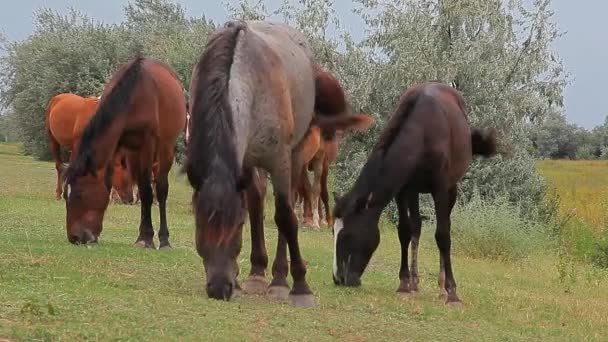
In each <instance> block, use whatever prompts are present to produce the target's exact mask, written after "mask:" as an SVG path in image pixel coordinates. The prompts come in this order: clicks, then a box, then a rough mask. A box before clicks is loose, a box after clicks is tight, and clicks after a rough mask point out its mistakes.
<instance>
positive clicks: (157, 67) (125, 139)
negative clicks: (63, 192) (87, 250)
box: [66, 57, 186, 248]
mask: <svg viewBox="0 0 608 342" xmlns="http://www.w3.org/2000/svg"><path fill="white" fill-rule="evenodd" d="M185 120H186V103H185V99H184V95H183V93H182V87H181V84H180V82H179V81H178V79H177V77H176V75H175V73H174V72H173V71H172V70H171V69H170V68H169V66H167V65H165V64H163V63H160V62H158V61H155V60H152V59H148V58H143V57H137V58H135V59H134V60H133V61H131V62H129V63H127V64H125V65H123V66H122V67H120V68H119V69H118V70H117V71H116V72H115V73H114V75H113V76H112V78H111V79H110V81H109V82H108V84H107V85H106V87H105V89H104V91H103V94H102V97H101V100H100V103H99V107H98V108H97V112H96V113H95V116H94V117H93V118H92V119H91V121H90V122H89V124H88V125H87V127H86V128H85V131H84V133H83V135H82V139H81V142H80V145H79V146H78V149H77V151H76V152H77V154H76V157H75V159H74V161H73V162H72V163H71V164H70V166H69V168H68V170H67V175H66V189H67V196H66V209H67V212H66V225H67V227H66V228H67V234H68V240H69V241H70V242H72V243H87V242H95V241H97V238H98V237H99V235H100V233H101V231H102V229H103V216H104V213H105V211H106V209H107V206H108V201H107V194H108V187H107V186H106V185H104V177H105V176H106V170H107V169H108V166H109V165H110V163H111V161H112V155H113V154H114V152H115V151H116V150H117V149H121V148H122V149H124V150H125V151H126V153H127V163H128V164H129V170H130V173H131V176H132V177H133V178H134V179H137V182H138V190H139V194H140V197H141V221H140V225H139V236H138V238H137V240H136V243H135V244H136V246H141V247H151V248H154V242H153V238H154V228H153V227H152V217H151V206H152V188H151V185H150V174H151V172H152V165H153V163H154V162H155V161H158V165H159V172H158V178H157V179H156V189H157V196H158V202H159V211H160V229H159V232H158V236H159V241H160V247H161V248H163V247H170V244H169V229H168V227H167V214H166V201H167V195H168V192H169V183H168V179H167V175H168V173H169V170H170V169H171V166H172V164H173V155H174V148H175V142H176V139H177V137H178V136H179V134H180V132H181V131H182V129H183V127H184V125H185Z"/></svg>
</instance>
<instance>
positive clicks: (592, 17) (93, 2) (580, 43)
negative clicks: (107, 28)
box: [0, 0, 608, 128]
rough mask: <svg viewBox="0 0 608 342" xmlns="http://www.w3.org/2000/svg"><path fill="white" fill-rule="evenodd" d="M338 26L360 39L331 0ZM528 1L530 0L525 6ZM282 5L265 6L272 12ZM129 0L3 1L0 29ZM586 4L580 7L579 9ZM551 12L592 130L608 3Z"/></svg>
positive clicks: (574, 94) (556, 5) (570, 97)
mask: <svg viewBox="0 0 608 342" xmlns="http://www.w3.org/2000/svg"><path fill="white" fill-rule="evenodd" d="M334 1H335V4H336V8H337V11H338V14H339V15H340V21H341V23H342V26H343V27H344V28H345V29H346V30H348V31H350V32H351V33H352V34H353V35H354V37H355V38H358V37H360V36H361V35H362V33H363V31H362V30H363V27H362V26H363V25H362V23H361V21H360V19H359V18H358V17H357V16H356V15H355V14H353V13H351V12H350V10H351V9H352V7H353V6H352V1H350V0H334ZM526 1H529V0H526ZM177 2H179V3H181V4H183V5H184V6H185V8H186V9H187V12H188V14H189V15H191V16H200V15H201V14H205V15H206V16H207V17H210V18H212V19H214V20H218V21H223V20H225V19H226V18H227V17H226V16H227V12H226V10H225V7H224V5H223V4H222V3H223V2H224V1H223V0H177ZM280 2H281V0H267V1H266V4H267V7H268V8H269V9H275V8H277V6H278V5H279V3H280ZM127 3H128V0H105V1H103V0H14V1H8V0H5V3H4V4H3V5H2V11H0V29H1V30H2V31H3V32H4V33H5V34H6V35H7V36H8V37H9V38H10V39H12V40H20V39H24V38H26V37H27V36H28V35H29V34H31V32H32V29H33V23H32V12H33V11H34V10H35V9H37V8H39V7H50V8H53V9H56V10H58V11H62V12H64V11H66V10H67V8H68V7H70V6H72V7H75V8H78V9H79V10H81V11H83V12H85V13H87V14H88V15H90V16H91V17H93V18H95V19H98V20H101V21H104V22H108V23H111V22H112V23H114V22H120V21H121V20H123V13H122V12H123V6H124V5H126V4H127ZM583 3H584V5H583ZM552 7H553V10H554V11H555V18H556V21H557V24H558V26H559V29H560V30H562V31H566V32H567V33H566V35H565V36H564V37H562V38H561V39H560V40H559V41H558V42H557V43H556V44H555V46H554V50H555V51H557V52H558V54H559V55H560V57H561V58H562V59H563V61H564V64H565V67H566V70H567V71H568V72H569V73H570V74H571V76H572V78H573V83H572V84H571V85H569V86H568V87H567V89H566V93H565V97H566V99H565V100H566V101H565V105H566V115H567V116H568V119H569V120H571V121H573V122H575V123H577V124H579V125H582V126H584V127H587V128H590V127H593V126H595V125H597V124H600V123H602V122H603V121H604V117H605V116H606V115H608V105H606V104H607V103H608V101H604V97H606V96H608V85H607V84H608V82H606V81H607V80H608V20H606V13H608V0H585V1H575V0H553V2H552Z"/></svg>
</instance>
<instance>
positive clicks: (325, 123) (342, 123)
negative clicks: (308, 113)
mask: <svg viewBox="0 0 608 342" xmlns="http://www.w3.org/2000/svg"><path fill="white" fill-rule="evenodd" d="M373 122H374V118H373V117H372V116H371V115H366V114H354V115H340V116H321V115H316V116H315V117H313V119H312V123H311V124H312V125H315V126H318V127H319V128H320V129H321V137H322V138H323V140H324V141H331V140H333V138H334V137H335V132H336V131H337V130H340V131H345V130H347V129H352V130H355V131H358V132H364V131H366V130H367V129H368V128H369V126H370V125H371V124H372V123H373Z"/></svg>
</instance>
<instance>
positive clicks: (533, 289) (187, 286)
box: [0, 144, 608, 341]
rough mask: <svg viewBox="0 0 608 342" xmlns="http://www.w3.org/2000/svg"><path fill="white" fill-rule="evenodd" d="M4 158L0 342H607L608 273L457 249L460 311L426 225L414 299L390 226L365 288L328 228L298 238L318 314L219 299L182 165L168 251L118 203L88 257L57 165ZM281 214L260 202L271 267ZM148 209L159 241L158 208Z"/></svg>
mask: <svg viewBox="0 0 608 342" xmlns="http://www.w3.org/2000/svg"><path fill="white" fill-rule="evenodd" d="M0 160H1V162H0V216H1V217H0V340H2V338H5V339H8V340H9V341H63V340H70V341H74V340H78V341H81V340H82V341H84V340H99V341H110V340H130V341H131V340H132V341H138V340H151V339H162V340H179V341H189V340H228V341H243V340H247V341H262V340H263V341H269V340H270V341H275V340H276V341H278V340H302V341H330V340H349V341H376V340H399V341H403V340H406V341H409V340H415V341H418V340H433V341H454V340H457V341H498V340H509V341H512V340H531V339H533V340H544V341H545V340H551V341H573V340H576V341H582V340H589V341H600V340H604V339H605V337H606V336H608V281H606V280H608V277H606V275H605V274H604V273H599V272H598V271H597V270H596V269H594V268H592V267H590V266H588V265H586V264H582V263H576V262H572V261H564V259H561V258H559V257H558V256H557V253H556V252H555V251H552V250H539V251H537V252H536V253H534V254H533V255H531V256H529V257H527V258H524V259H523V260H520V261H517V262H504V261H499V260H487V259H483V258H471V257H468V256H466V255H465V254H464V253H462V252H460V251H459V246H457V245H455V246H454V249H455V252H454V257H453V263H454V272H455V277H456V282H457V284H458V293H459V296H460V297H461V299H462V300H463V305H462V307H451V306H446V305H445V304H444V302H443V300H442V299H440V298H438V294H439V291H438V289H437V270H438V267H439V266H438V252H437V248H436V246H435V242H434V240H433V234H434V227H433V226H431V225H430V224H429V223H426V224H425V225H424V226H423V229H422V231H423V232H422V235H423V238H422V242H421V250H420V258H419V263H420V265H419V267H420V276H421V284H420V293H417V294H415V295H410V296H401V295H398V294H397V293H396V292H395V290H396V288H397V286H398V284H399V281H398V272H399V262H400V247H399V242H398V238H397V234H396V232H395V230H394V229H393V227H391V226H388V225H386V226H383V227H382V234H381V243H380V247H379V248H378V250H377V251H376V254H375V255H374V257H373V258H372V261H371V263H370V265H369V267H368V269H367V271H366V273H365V274H364V276H363V278H362V281H363V285H362V287H361V288H357V289H345V288H338V287H336V286H334V284H333V281H332V279H331V263H332V261H331V260H332V244H333V240H332V235H331V232H330V231H329V230H327V229H324V230H322V231H320V232H312V231H309V230H301V234H300V241H301V248H302V253H303V256H304V258H305V259H306V260H307V261H308V262H309V266H308V279H309V283H310V286H311V288H312V290H313V291H314V294H315V299H316V303H317V305H316V307H314V308H311V309H301V308H295V307H292V306H291V305H289V304H282V303H277V302H273V301H270V300H268V299H266V298H264V297H255V296H249V295H244V296H242V297H240V298H237V299H236V300H234V301H231V302H220V301H216V300H211V299H208V298H207V297H206V294H205V291H204V275H203V266H202V261H201V259H200V258H199V256H198V255H197V254H196V251H195V249H194V245H193V236H194V228H193V217H192V214H191V212H190V205H189V200H190V189H189V187H188V186H187V184H186V181H185V179H184V178H183V176H181V177H180V176H177V174H176V172H175V171H176V169H175V168H174V170H172V174H171V175H170V190H169V200H168V222H169V229H170V233H171V242H172V244H173V247H174V248H173V249H172V250H169V251H158V250H156V251H154V250H140V249H136V248H134V247H132V243H133V242H134V240H135V238H136V237H137V226H138V223H139V206H126V205H113V204H112V205H110V207H109V209H108V212H107V213H106V219H105V223H104V231H103V233H102V236H101V240H100V244H99V245H98V246H95V247H92V248H87V247H83V246H72V245H70V244H69V243H68V242H67V240H66V236H65V228H64V220H65V216H64V215H65V205H64V202H63V201H57V200H55V199H54V189H55V183H54V182H55V180H56V178H55V173H54V172H55V171H54V167H53V164H51V163H49V162H39V161H34V160H32V158H30V157H26V156H21V155H19V153H18V149H17V147H16V146H15V145H7V144H0ZM267 204H268V201H267ZM273 210H274V208H273V207H272V206H270V205H267V206H266V213H265V218H266V232H267V234H266V236H267V242H266V244H267V247H268V250H269V257H270V260H271V262H272V260H273V259H274V250H275V247H276V227H275V225H274V222H272V217H273V215H272V212H273ZM152 213H153V223H154V227H155V230H156V232H157V230H158V207H157V206H154V207H153V209H152ZM244 231H245V233H244V245H243V250H242V252H241V255H240V257H239V264H240V266H241V276H240V279H241V281H243V280H244V279H245V277H246V275H247V274H248V271H249V253H250V239H249V230H248V229H245V230H244ZM155 238H156V237H155ZM155 243H156V244H158V242H157V240H155ZM289 281H290V283H291V278H290V279H289Z"/></svg>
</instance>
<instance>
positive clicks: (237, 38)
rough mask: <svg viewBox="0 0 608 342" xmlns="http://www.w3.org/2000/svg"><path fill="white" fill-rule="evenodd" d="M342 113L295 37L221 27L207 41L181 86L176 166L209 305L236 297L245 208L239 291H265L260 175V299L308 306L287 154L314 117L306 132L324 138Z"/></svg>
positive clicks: (339, 96) (327, 79) (273, 27)
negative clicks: (184, 109)
mask: <svg viewBox="0 0 608 342" xmlns="http://www.w3.org/2000/svg"><path fill="white" fill-rule="evenodd" d="M348 108H349V106H348V105H347V104H346V102H345V99H344V92H343V90H342V89H341V87H340V85H339V84H338V82H337V81H336V80H335V79H334V78H333V77H331V76H330V75H329V74H328V73H326V72H324V71H323V70H322V69H321V68H320V67H319V66H318V65H317V64H316V62H315V61H314V59H313V56H312V52H311V50H310V48H309V45H308V42H307V41H306V39H305V38H304V36H303V35H302V34H301V33H300V32H298V31H296V30H295V29H293V28H291V27H289V26H287V25H285V24H278V23H268V22H257V21H254V22H229V23H227V24H226V25H224V27H223V28H220V29H218V30H217V31H216V32H214V33H213V34H212V35H211V36H210V38H209V41H208V43H207V46H206V48H205V51H204V52H203V54H202V56H201V58H200V60H199V61H198V63H197V65H196V66H195V68H194V70H193V74H192V82H191V84H190V109H191V120H192V122H191V125H192V126H191V132H190V137H189V138H190V139H189V143H188V147H187V155H186V163H185V170H186V172H187V174H188V180H189V182H190V184H191V185H192V187H193V190H194V192H193V197H192V203H193V209H194V213H195V222H196V247H197V251H198V253H199V255H200V256H201V257H202V259H203V265H204V269H205V274H206V280H207V287H206V290H207V295H208V296H209V297H211V298H215V299H223V300H229V299H230V298H231V297H232V296H233V294H234V293H235V290H238V289H239V284H238V282H237V276H238V271H239V270H238V265H237V261H236V260H237V257H238V255H239V253H240V250H241V243H242V225H243V222H244V219H245V216H246V215H245V213H246V206H247V207H248V209H249V212H250V220H251V223H252V252H251V261H252V268H251V274H250V277H249V279H248V280H247V282H246V283H245V284H244V290H245V291H248V292H258V291H259V289H260V284H263V285H265V280H264V277H265V275H264V272H265V269H266V267H267V263H268V259H267V255H266V248H265V245H264V235H263V231H262V227H261V225H262V222H263V220H262V214H263V188H264V187H263V186H260V185H264V184H262V183H263V179H264V178H265V177H264V176H260V174H265V172H268V173H269V174H270V178H271V180H272V183H273V189H274V198H275V217H274V219H275V222H276V224H277V226H278V229H279V243H278V246H277V254H276V258H275V261H274V264H273V266H272V282H271V283H270V285H269V286H268V288H267V291H268V293H269V294H270V295H271V296H273V297H279V298H281V299H287V297H288V296H287V295H288V294H289V298H291V300H292V302H293V303H294V304H295V305H298V306H311V305H314V297H313V295H312V291H311V290H310V288H309V286H308V284H307V282H306V277H305V275H306V267H305V265H304V262H303V259H302V256H301V254H300V247H299V243H298V223H297V220H296V217H295V215H294V212H293V207H292V205H293V203H292V194H293V193H294V189H293V184H292V181H291V179H292V176H295V175H292V173H293V170H299V169H300V168H299V167H293V165H292V163H294V162H295V161H294V160H297V158H294V156H293V155H294V153H293V151H294V150H297V147H298V144H299V143H300V141H301V140H302V138H303V136H304V134H305V133H306V131H307V129H308V128H309V126H310V124H311V122H312V120H313V113H316V114H315V115H316V116H315V117H314V119H315V124H319V125H321V127H325V128H327V129H331V128H332V127H333V128H335V127H338V126H339V125H340V124H341V123H343V122H345V121H347V120H348V119H352V117H353V115H346V114H347V113H348ZM294 179H295V177H294ZM245 198H247V199H248V200H245ZM285 245H287V247H288V248H289V255H290V259H291V265H289V266H290V267H288V264H287V251H286V248H285ZM288 269H290V270H291V274H292V277H293V287H292V289H291V292H289V286H288V283H287V272H288ZM264 291H266V287H265V286H264Z"/></svg>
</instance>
